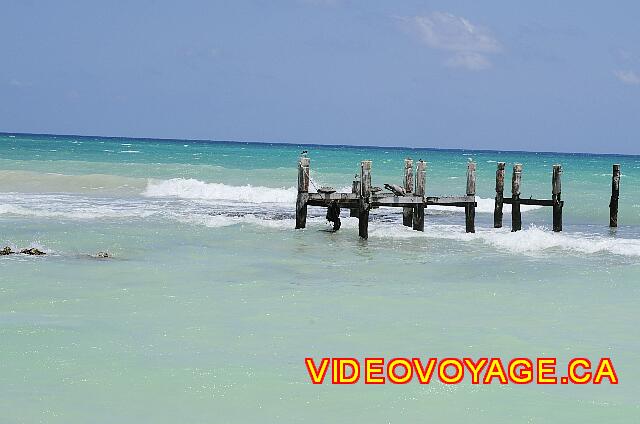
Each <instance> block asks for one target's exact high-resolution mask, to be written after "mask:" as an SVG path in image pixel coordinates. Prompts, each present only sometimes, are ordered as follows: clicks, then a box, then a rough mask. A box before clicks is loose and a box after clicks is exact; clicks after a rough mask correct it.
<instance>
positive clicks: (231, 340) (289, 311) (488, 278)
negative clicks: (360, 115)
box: [0, 134, 640, 423]
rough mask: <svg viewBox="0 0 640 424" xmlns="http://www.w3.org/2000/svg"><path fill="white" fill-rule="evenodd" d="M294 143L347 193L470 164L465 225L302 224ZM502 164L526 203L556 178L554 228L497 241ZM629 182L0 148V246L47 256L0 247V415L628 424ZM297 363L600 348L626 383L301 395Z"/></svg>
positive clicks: (31, 146) (634, 368)
mask: <svg viewBox="0 0 640 424" xmlns="http://www.w3.org/2000/svg"><path fill="white" fill-rule="evenodd" d="M303 149H306V150H309V156H310V157H311V177H312V181H313V184H314V185H315V186H318V187H319V186H320V185H332V186H333V187H336V188H339V189H343V190H348V187H350V185H351V180H352V178H353V174H354V173H355V172H356V171H357V170H358V169H359V162H360V160H362V159H371V160H373V184H374V185H380V186H381V185H383V184H384V183H386V182H395V183H400V182H401V179H402V170H403V163H402V159H403V158H405V157H407V156H411V157H413V158H414V159H419V158H422V159H425V160H426V161H427V165H428V170H427V192H428V195H446V194H451V195H459V194H463V192H464V187H465V172H466V163H467V161H468V160H469V159H473V160H474V161H476V163H477V167H478V182H477V191H478V196H479V199H478V210H477V221H476V227H477V232H476V234H473V235H472V234H465V232H464V214H463V213H461V212H462V211H461V210H457V209H453V210H451V209H447V208H428V209H427V216H426V225H425V232H424V233H418V232H414V231H411V230H410V229H407V228H404V227H402V226H401V225H400V224H399V222H400V217H399V215H398V212H399V211H398V210H393V209H392V210H389V209H385V208H380V209H378V210H375V211H374V213H373V214H372V216H371V224H370V238H369V240H368V241H361V240H359V238H358V237H357V221H355V220H354V219H351V218H348V217H345V215H348V214H346V213H345V211H343V227H342V229H341V230H340V231H339V232H337V233H331V232H327V231H325V230H326V229H327V228H329V224H327V223H326V222H325V220H324V212H325V211H324V210H321V209H319V208H310V210H309V212H310V218H309V221H308V227H307V229H305V230H298V231H296V230H294V229H293V227H294V221H295V219H294V203H295V192H296V189H295V183H296V178H297V170H296V161H297V157H298V153H299V152H300V151H301V150H303ZM496 161H505V162H507V170H508V171H507V180H509V178H510V172H509V170H510V167H511V165H512V164H513V163H514V162H521V163H523V164H524V173H523V178H522V193H523V197H528V196H533V197H539V198H549V197H550V191H551V166H552V165H553V164H554V163H561V164H562V165H563V170H564V174H563V199H564V200H565V202H566V203H565V209H564V231H563V233H560V234H554V233H552V232H551V231H550V229H549V228H550V224H551V211H550V209H549V208H532V207H527V208H524V207H523V228H524V230H523V231H521V232H518V233H510V232H509V228H508V227H509V222H510V215H509V214H508V213H507V214H505V218H504V221H505V228H504V229H501V230H495V229H493V228H492V219H493V218H492V211H493V200H492V199H493V196H494V175H495V167H496ZM612 163H620V164H621V166H622V174H623V176H622V179H621V198H620V213H619V223H620V227H619V228H618V229H617V230H615V231H611V230H609V228H608V227H607V224H608V202H609V195H610V190H611V188H610V185H611V164H612ZM639 181H640V157H635V156H603V155H584V154H557V153H521V152H491V151H486V152H477V151H444V150H426V149H423V150H420V149H397V148H365V147H343V146H335V147H329V146H296V145H281V144H273V145H270V144H249V143H226V142H215V143H213V142H197V141H169V140H162V141H160V140H138V139H122V138H118V139H113V138H97V137H72V136H33V135H11V134H0V241H1V242H3V245H10V246H12V247H13V248H14V249H15V248H22V247H27V246H36V247H39V248H41V249H43V250H45V251H47V252H48V255H46V256H44V257H26V256H23V255H19V256H5V257H0V294H1V296H0V335H1V337H2V343H1V344H0V395H1V396H0V410H2V411H3V412H2V417H3V418H2V420H1V421H2V422H8V423H22V422H47V423H48V422H52V423H58V422H59V423H75V422H79V423H80V422H82V423H84V422H105V423H106V422H109V423H111V422H120V423H128V422H131V423H139V422H167V423H174V422H191V423H197V422H203V423H204V422H207V423H209V422H260V423H263V422H345V423H352V422H384V423H387V422H394V423H395V422H425V421H435V422H491V423H495V422H505V423H507V422H508V423H512V422H598V423H601V422H633V421H636V420H638V417H640V401H638V398H637V394H638V393H640V382H639V381H640V365H638V361H639V360H640V355H639V352H640V341H639V336H640V332H638V330H637V321H638V319H639V318H640V313H639V312H638V310H639V309H638V304H639V303H640V278H639V277H640V184H638V182H639ZM508 186H509V184H508V182H507V187H508ZM507 194H508V193H507ZM507 212H508V211H507ZM98 251H108V252H109V253H111V254H112V255H113V258H112V259H110V260H97V259H94V258H92V257H90V256H89V255H92V254H95V253H96V252H98ZM306 356H313V357H316V358H319V357H322V356H332V357H334V356H335V357H337V356H354V357H357V358H363V357H365V356H383V357H387V358H391V357H393V356H407V357H414V356H420V357H424V358H427V357H431V356H437V357H445V356H455V357H463V356H469V357H474V358H475V357H481V356H501V357H503V358H511V357H515V356H530V357H534V358H535V357H537V356H556V357H558V358H559V361H560V362H561V363H562V362H563V361H566V360H568V359H569V358H571V357H574V356H587V357H591V358H593V359H597V358H600V357H603V356H608V357H611V358H612V360H613V363H614V365H615V367H616V371H617V373H618V376H619V378H620V384H619V385H617V386H612V385H609V384H607V383H605V384H603V385H601V386H594V385H588V386H572V385H566V386H564V385H557V386H539V385H528V386H515V385H507V386H500V385H495V384H494V385H490V386H472V385H471V384H470V383H468V382H465V383H463V384H461V385H457V386H445V385H442V384H440V383H438V382H433V383H432V384H430V385H428V386H420V385H418V384H417V383H413V384H409V385H404V386H394V385H384V386H365V385H364V384H358V385H355V386H344V387H343V386H333V385H328V384H325V385H323V386H315V385H312V384H310V382H309V378H308V376H307V372H306V369H305V367H304V363H303V359H304V357H306Z"/></svg>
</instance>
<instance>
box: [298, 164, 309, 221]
mask: <svg viewBox="0 0 640 424" xmlns="http://www.w3.org/2000/svg"><path fill="white" fill-rule="evenodd" d="M309 162H310V159H309V158H308V157H305V156H302V157H300V160H299V161H298V198H297V200H296V229H299V228H305V227H306V226H307V201H308V200H309Z"/></svg>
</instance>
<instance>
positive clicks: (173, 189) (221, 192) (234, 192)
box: [142, 178, 297, 204]
mask: <svg viewBox="0 0 640 424" xmlns="http://www.w3.org/2000/svg"><path fill="white" fill-rule="evenodd" d="M142 195H143V196H145V197H171V198H177V199H202V200H224V201H234V202H244V203H287V204H294V203H295V202H296V195H297V189H296V187H289V188H284V187H283V188H270V187H261V186H252V185H249V184H247V185H246V186H231V185H226V184H222V183H206V182H204V181H200V180H196V179H193V178H190V179H184V178H172V179H170V180H164V181H154V180H149V182H148V184H147V187H146V189H145V190H144V191H143V192H142Z"/></svg>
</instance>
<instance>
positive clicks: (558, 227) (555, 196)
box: [551, 165, 562, 233]
mask: <svg viewBox="0 0 640 424" xmlns="http://www.w3.org/2000/svg"><path fill="white" fill-rule="evenodd" d="M561 178H562V165H553V176H552V177H551V199H552V200H553V231H554V232H556V233H558V232H560V231H562V199H561V197H562V179H561Z"/></svg>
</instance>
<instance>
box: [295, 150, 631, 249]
mask: <svg viewBox="0 0 640 424" xmlns="http://www.w3.org/2000/svg"><path fill="white" fill-rule="evenodd" d="M310 162H311V161H310V159H309V158H308V157H306V156H304V155H303V156H302V157H300V160H299V161H298V197H297V201H296V229H297V228H305V227H306V225H307V207H308V206H320V207H325V208H327V219H328V220H329V221H332V222H333V223H334V227H333V228H334V230H336V231H337V230H338V229H339V228H340V209H341V208H348V209H349V210H350V216H351V217H357V218H358V221H359V222H358V233H359V235H360V237H362V238H364V239H366V238H368V236H369V212H370V211H371V209H375V208H379V207H381V206H386V207H399V208H402V224H403V225H405V226H407V227H412V228H413V229H414V230H416V231H424V219H425V214H424V210H425V208H427V207H428V206H430V205H438V206H451V207H461V208H464V210H465V228H466V232H467V233H474V232H475V215H476V206H477V203H476V197H475V196H476V164H475V163H474V162H469V163H468V164H467V186H466V192H465V195H463V196H427V195H426V180H427V178H426V177H427V169H426V168H427V164H426V162H424V161H423V160H419V161H418V162H417V163H416V164H415V175H414V162H413V160H412V159H408V158H407V159H405V160H404V169H403V170H404V178H403V181H402V185H396V184H385V188H387V190H388V192H385V191H383V190H382V189H381V188H380V187H372V186H371V167H372V162H371V161H370V160H363V161H362V162H361V164H360V172H359V174H356V176H355V178H354V180H353V184H352V186H351V193H336V192H335V190H333V189H332V188H330V187H321V188H319V189H318V191H317V193H309V182H310V174H309V172H310ZM505 166H506V163H505V162H498V164H497V169H496V186H495V190H496V196H495V206H494V212H493V226H494V228H502V219H503V206H504V205H505V204H508V205H511V231H514V232H515V231H520V230H521V229H522V213H521V210H520V206H521V205H534V206H549V207H551V208H552V211H553V212H552V220H553V231H554V232H560V231H562V209H563V207H564V201H563V200H562V165H553V170H552V174H551V198H550V199H534V198H532V197H529V198H526V197H525V198H523V197H522V194H521V185H522V171H523V166H522V164H520V163H516V164H514V165H513V173H512V177H511V197H504V178H505ZM619 196H620V165H619V164H614V165H613V174H612V180H611V200H610V202H609V226H610V227H612V228H615V227H617V226H618V200H619Z"/></svg>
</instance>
